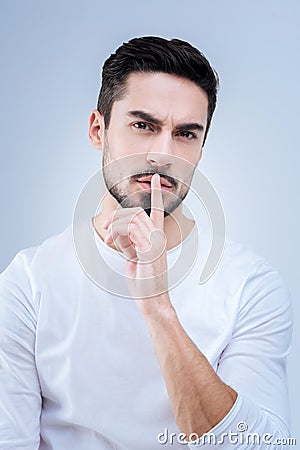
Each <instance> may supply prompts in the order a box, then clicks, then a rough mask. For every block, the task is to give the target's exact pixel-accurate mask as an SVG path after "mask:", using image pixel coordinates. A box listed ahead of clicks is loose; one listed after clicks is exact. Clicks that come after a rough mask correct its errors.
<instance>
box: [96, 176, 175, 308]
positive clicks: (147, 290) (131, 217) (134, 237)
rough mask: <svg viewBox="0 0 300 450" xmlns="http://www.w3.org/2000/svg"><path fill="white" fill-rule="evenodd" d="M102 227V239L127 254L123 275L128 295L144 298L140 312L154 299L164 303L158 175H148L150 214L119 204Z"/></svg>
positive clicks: (164, 260)
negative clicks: (149, 177)
mask: <svg viewBox="0 0 300 450" xmlns="http://www.w3.org/2000/svg"><path fill="white" fill-rule="evenodd" d="M104 228H105V229H107V230H108V231H109V233H108V235H107V237H106V239H105V242H106V243H107V244H108V245H109V244H111V243H114V244H115V246H116V247H117V248H118V249H119V250H120V251H122V253H123V254H124V255H125V257H126V258H127V261H126V276H127V279H128V287H129V290H130V293H131V295H132V296H133V297H134V298H137V299H147V298H148V300H146V301H144V302H138V304H139V306H140V308H143V312H145V313H146V312H148V313H149V312H150V311H151V308H154V307H155V306H154V305H153V303H154V301H155V302H156V307H158V304H157V302H159V303H161V302H163V303H164V304H166V303H168V301H169V300H168V295H167V291H168V281H167V258H166V244H167V243H166V237H165V234H164V205H163V197H162V189H161V185H160V177H159V175H158V174H155V175H153V176H152V179H151V213H150V217H149V216H148V215H147V213H146V212H145V211H144V209H143V208H140V207H138V208H124V209H123V208H120V209H117V210H116V211H115V212H114V213H113V214H112V215H111V216H110V217H109V218H108V219H107V220H106V222H105V223H104ZM162 294H164V295H162ZM149 297H152V298H149ZM154 297H155V298H154ZM141 303H145V305H141ZM150 303H152V305H150ZM146 304H147V306H146Z"/></svg>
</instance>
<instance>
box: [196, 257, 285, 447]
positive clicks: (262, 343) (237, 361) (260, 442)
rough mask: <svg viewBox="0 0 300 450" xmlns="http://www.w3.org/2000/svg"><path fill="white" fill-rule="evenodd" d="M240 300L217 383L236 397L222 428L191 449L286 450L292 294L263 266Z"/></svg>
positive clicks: (279, 278)
mask: <svg viewBox="0 0 300 450" xmlns="http://www.w3.org/2000/svg"><path fill="white" fill-rule="evenodd" d="M238 295H239V297H240V307H239V312H238V315H237V318H236V325H235V328H234V331H233V334H232V337H231V339H230V342H229V344H228V345H227V347H226V348H225V349H224V351H223V352H222V354H221V357H220V360H219V364H218V368H217V373H218V375H219V377H220V378H221V379H222V380H223V381H224V382H225V383H226V384H228V385H229V386H231V387H232V388H233V389H235V390H236V391H237V393H238V397H237V400H236V402H235V404H234V405H233V407H232V408H231V410H230V411H229V412H228V414H227V415H226V416H225V417H224V418H223V419H222V421H221V422H219V423H218V424H217V425H216V426H215V427H214V428H212V429H211V430H210V431H209V432H208V433H206V435H203V436H202V437H200V438H198V439H196V440H194V441H193V442H191V441H190V442H189V443H188V446H189V448H191V449H192V448H193V449H194V448H204V449H211V448H215V449H222V450H227V449H228V450H230V449H232V450H233V449H236V448H239V449H240V450H242V449H247V450H248V449H256V450H262V449H270V448H272V449H273V450H279V449H285V450H287V449H288V448H289V446H288V440H289V437H290V433H289V426H290V418H289V401H288V389H287V370H286V360H287V355H288V354H289V351H290V343H291V333H292V314H291V301H290V294H289V291H288V289H287V287H286V286H285V284H284V282H283V281H282V279H281V277H280V276H279V274H278V272H276V271H275V270H274V269H273V268H272V267H271V266H270V265H268V264H267V263H263V264H262V265H261V266H260V267H259V269H258V270H257V271H256V273H255V274H254V275H251V276H249V277H248V278H247V280H246V281H245V282H244V283H243V286H242V287H241V289H240V292H239V293H238ZM194 439H195V437H194Z"/></svg>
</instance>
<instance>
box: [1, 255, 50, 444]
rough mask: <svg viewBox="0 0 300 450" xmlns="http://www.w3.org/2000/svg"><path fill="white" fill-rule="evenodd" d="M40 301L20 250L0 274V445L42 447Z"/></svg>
mask: <svg viewBox="0 0 300 450" xmlns="http://www.w3.org/2000/svg"><path fill="white" fill-rule="evenodd" d="M36 311H37V304H35V303H34V299H33V295H32V290H31V285H30V282H29V276H28V275H27V267H26V262H25V259H24V255H23V254H22V252H20V253H18V254H17V255H16V256H15V258H14V259H13V260H12V262H11V263H10V264H9V266H8V267H7V268H6V270H5V271H4V272H3V273H2V274H1V275H0V448H1V449H3V450H6V449H14V450H15V449H22V450H36V449H38V448H39V442H40V433H39V419H40V412H41V393H40V386H39V381H38V375H37V371H36V366H35V329H36V320H37V312H36Z"/></svg>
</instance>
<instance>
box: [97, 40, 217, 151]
mask: <svg viewBox="0 0 300 450" xmlns="http://www.w3.org/2000/svg"><path fill="white" fill-rule="evenodd" d="M133 72H150V73H157V72H162V73H167V74H170V75H177V76H180V77H183V78H187V79H188V80H191V81H193V82H194V83H195V84H197V85H198V86H199V87H201V88H202V89H203V90H204V91H205V92H206V94H207V97H208V111H207V127H206V130H205V135H204V141H203V143H204V142H205V139H206V136H207V133H208V130H209V127H210V123H211V119H212V115H213V112H214V110H215V107H216V101H217V90H218V85H219V80H218V75H217V73H216V71H215V70H214V69H213V68H212V67H211V65H210V64H209V62H208V60H207V59H206V58H205V56H204V55H203V54H202V53H201V52H200V51H199V50H198V49H196V48H195V47H193V46H192V45H191V44H189V43H188V42H185V41H182V40H180V39H171V40H167V39H163V38H161V37H156V36H145V37H139V38H134V39H131V40H130V41H129V42H126V43H123V44H122V45H121V46H120V47H119V48H118V49H117V50H116V52H115V53H113V54H112V55H110V57H109V58H108V59H107V60H106V61H105V63H104V65H103V69H102V85H101V89H100V93H99V97H98V103H97V109H98V111H99V112H100V113H101V114H102V115H103V117H104V124H105V128H108V127H109V123H110V117H111V110H112V106H113V103H114V102H115V101H117V100H121V99H122V98H123V97H124V96H125V93H126V82H127V79H128V76H129V75H130V74H131V73H133Z"/></svg>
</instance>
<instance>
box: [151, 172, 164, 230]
mask: <svg viewBox="0 0 300 450" xmlns="http://www.w3.org/2000/svg"><path fill="white" fill-rule="evenodd" d="M150 219H151V220H152V221H153V222H154V223H155V225H156V226H159V227H162V226H163V220H164V203H163V196H162V189H161V184H160V176H159V174H158V173H156V174H154V175H153V177H152V178H151V213H150Z"/></svg>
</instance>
